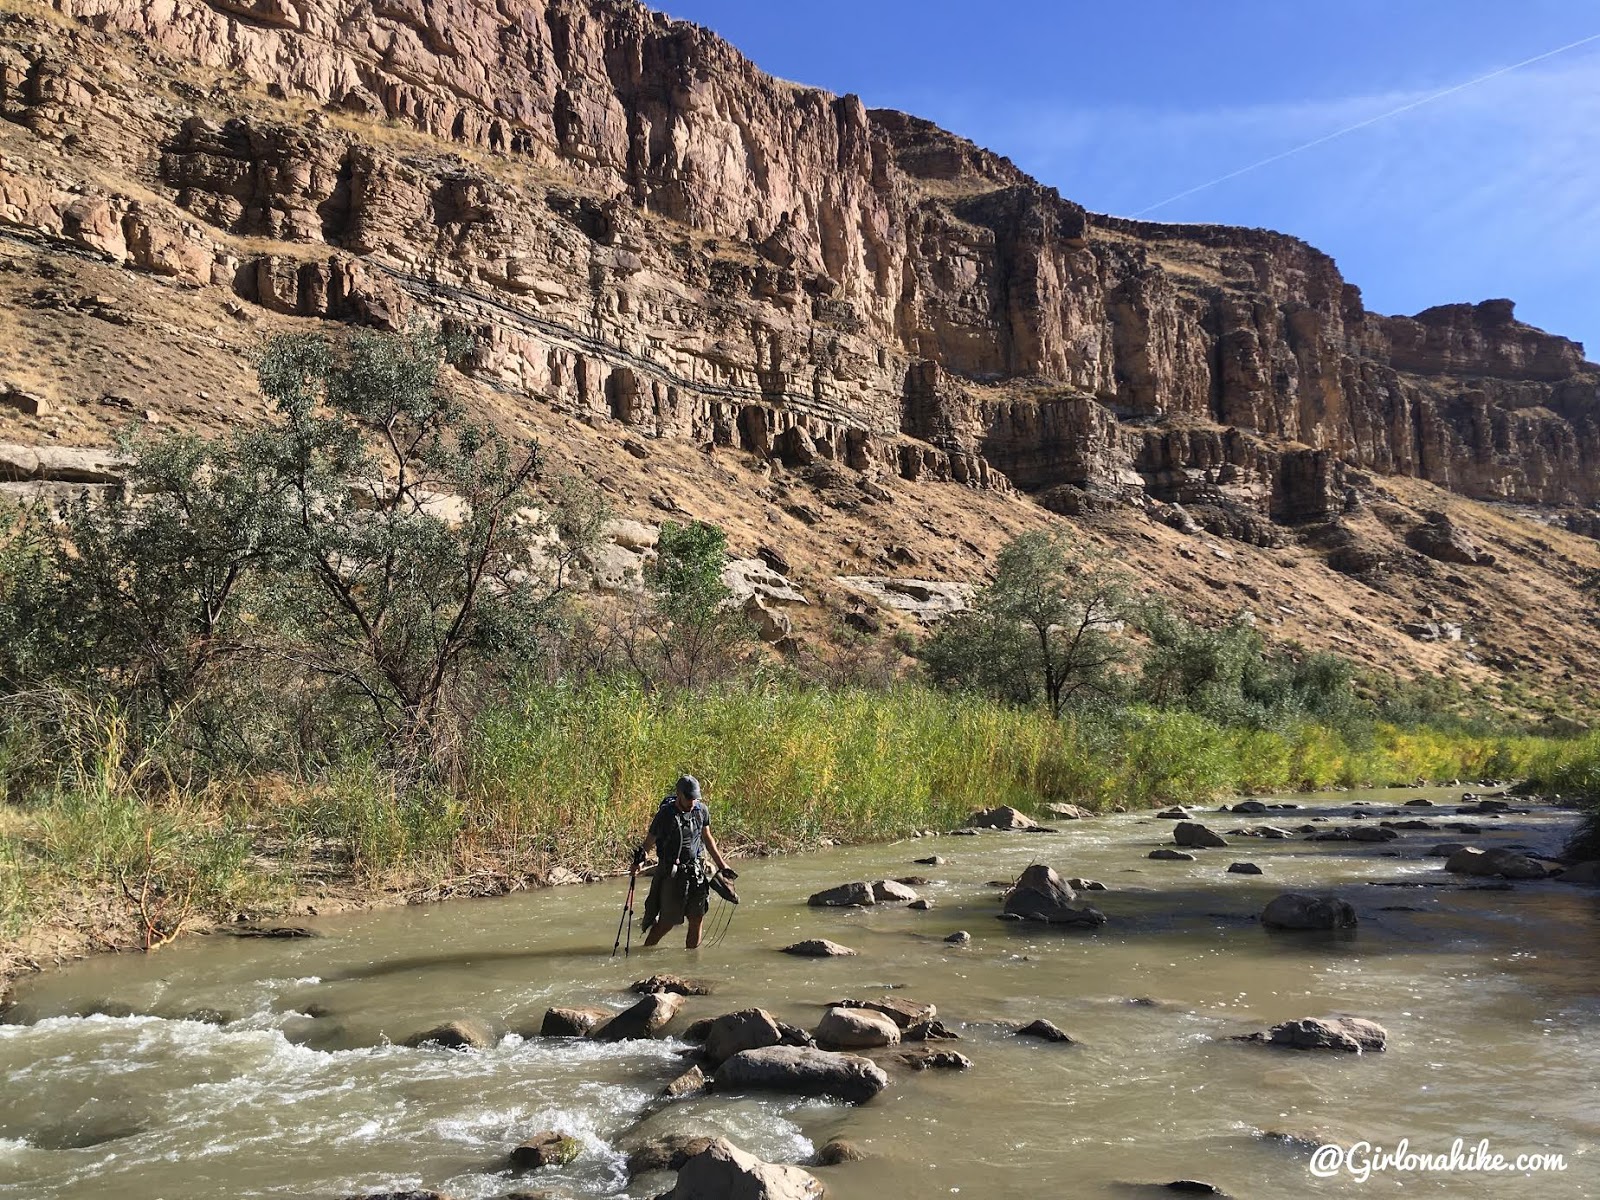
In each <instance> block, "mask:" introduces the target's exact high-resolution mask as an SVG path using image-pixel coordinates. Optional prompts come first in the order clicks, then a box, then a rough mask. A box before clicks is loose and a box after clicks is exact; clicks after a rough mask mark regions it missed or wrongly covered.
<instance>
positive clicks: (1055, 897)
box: [1004, 863, 1106, 929]
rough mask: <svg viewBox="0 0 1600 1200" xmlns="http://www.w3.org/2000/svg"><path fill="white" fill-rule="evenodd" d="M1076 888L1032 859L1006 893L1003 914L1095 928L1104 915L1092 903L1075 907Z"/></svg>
mask: <svg viewBox="0 0 1600 1200" xmlns="http://www.w3.org/2000/svg"><path fill="white" fill-rule="evenodd" d="M1077 898H1078V895H1077V893H1076V892H1074V891H1073V890H1072V889H1071V888H1069V887H1068V886H1067V885H1066V882H1065V881H1064V880H1063V879H1062V878H1061V876H1059V875H1057V874H1056V873H1055V871H1054V870H1052V869H1051V868H1050V867H1047V866H1045V865H1044V864H1043V863H1034V864H1033V866H1031V867H1029V868H1028V869H1027V870H1026V871H1024V872H1023V873H1022V874H1021V875H1019V876H1017V881H1016V883H1014V884H1012V886H1011V890H1010V891H1009V892H1007V893H1006V903H1005V910H1004V911H1005V915H1007V916H1010V917H1013V918H1015V917H1021V918H1022V919H1023V920H1025V921H1043V922H1045V923H1046V924H1049V925H1075V926H1079V927H1081V928H1086V929H1098V928H1099V927H1100V926H1102V925H1104V924H1105V923H1106V916H1105V914H1104V913H1103V912H1101V911H1100V910H1099V909H1098V908H1095V907H1093V906H1092V905H1088V904H1085V905H1082V906H1080V907H1075V906H1074V905H1073V903H1072V902H1073V901H1074V900H1076V899H1077Z"/></svg>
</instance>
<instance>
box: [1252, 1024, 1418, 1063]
mask: <svg viewBox="0 0 1600 1200" xmlns="http://www.w3.org/2000/svg"><path fill="white" fill-rule="evenodd" d="M1255 1038H1256V1040H1262V1038H1261V1035H1260V1034H1256V1035H1255ZM1264 1040H1265V1041H1266V1042H1267V1043H1268V1044H1269V1045H1273V1046H1284V1047H1287V1048H1288V1049H1290V1050H1343V1051H1347V1052H1349V1053H1352V1054H1361V1053H1363V1052H1369V1053H1370V1052H1377V1051H1381V1050H1383V1048H1384V1047H1385V1046H1386V1045H1387V1044H1388V1041H1389V1031H1388V1030H1386V1029H1385V1028H1384V1027H1383V1026H1382V1025H1379V1024H1378V1023H1377V1022H1376V1021H1368V1020H1365V1019H1364V1018H1361V1017H1327V1018H1321V1017H1302V1018H1300V1020H1298V1021H1285V1022H1283V1024H1281V1025H1274V1026H1273V1027H1272V1028H1271V1030H1269V1031H1268V1033H1267V1035H1266V1038H1265V1039H1264Z"/></svg>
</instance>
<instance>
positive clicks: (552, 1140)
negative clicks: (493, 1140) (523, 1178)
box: [511, 1132, 583, 1171]
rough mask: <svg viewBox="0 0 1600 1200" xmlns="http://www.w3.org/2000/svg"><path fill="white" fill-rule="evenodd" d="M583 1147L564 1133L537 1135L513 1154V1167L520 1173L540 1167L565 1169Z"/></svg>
mask: <svg viewBox="0 0 1600 1200" xmlns="http://www.w3.org/2000/svg"><path fill="white" fill-rule="evenodd" d="M582 1149H583V1146H582V1145H581V1144H580V1143H579V1141H578V1139H577V1138H575V1137H569V1136H568V1135H567V1134H564V1133H554V1132H547V1133H536V1134H534V1135H533V1136H532V1137H531V1138H529V1139H528V1140H527V1141H525V1142H523V1143H522V1145H520V1146H518V1147H517V1148H516V1149H515V1150H513V1151H512V1152H511V1166H512V1168H513V1169H514V1170H518V1171H536V1170H538V1169H539V1168H540V1167H564V1166H566V1165H567V1164H568V1163H569V1162H571V1161H572V1160H573V1159H575V1158H577V1157H578V1154H579V1153H580V1152H581V1151H582Z"/></svg>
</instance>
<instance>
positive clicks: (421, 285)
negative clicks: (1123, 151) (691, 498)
mask: <svg viewBox="0 0 1600 1200" xmlns="http://www.w3.org/2000/svg"><path fill="white" fill-rule="evenodd" d="M40 7H41V9H42V6H40ZM27 11H28V10H27V9H26V8H24V9H23V12H27ZM55 11H56V12H57V13H59V14H60V15H61V16H64V17H66V18H70V23H66V24H58V25H57V26H56V27H55V28H53V29H52V30H51V33H52V35H53V36H51V37H49V38H47V39H37V40H35V39H36V37H37V33H38V32H39V31H40V30H42V29H43V28H44V26H42V25H39V24H36V23H33V22H30V21H28V20H27V19H26V18H17V17H12V18H10V19H9V21H8V25H7V33H8V37H7V42H8V44H7V47H6V51H5V64H4V74H3V75H0V80H3V85H4V101H3V104H4V107H3V111H4V115H5V117H6V119H7V120H8V121H10V122H13V123H15V124H17V125H20V126H22V127H24V128H26V129H28V130H29V131H31V132H32V133H33V134H34V135H35V138H36V140H35V141H33V142H32V143H27V142H24V143H22V144H20V145H19V146H18V148H17V150H16V151H15V153H16V156H17V157H16V158H14V159H13V158H10V157H9V152H8V161H7V164H6V167H7V174H8V176H9V180H8V183H7V185H6V189H5V191H6V195H5V197H4V201H3V203H4V209H3V214H4V215H3V217H0V219H4V220H5V221H6V222H7V223H9V224H12V225H16V226H21V227H22V228H25V229H32V230H36V231H39V232H42V233H45V234H47V235H50V236H55V237H62V238H65V239H67V240H69V241H74V242H77V243H78V244H80V245H83V246H85V247H89V248H92V249H94V250H97V251H100V252H103V253H106V254H110V255H112V256H114V257H121V258H126V259H129V260H131V261H133V262H134V263H136V264H137V265H140V266H142V267H144V268H145V269H148V270H153V271H158V272H165V273H169V274H174V275H178V276H181V277H185V278H192V279H194V280H195V281H197V282H202V283H211V284H216V285H218V286H221V287H227V288H231V289H233V290H234V291H235V292H237V293H238V294H239V295H240V296H242V297H244V298H246V299H248V300H251V301H253V302H256V303H259V304H262V305H265V306H267V307H270V308H274V309H276V310H279V311H283V312H291V313H298V314H302V315H330V316H334V317H338V318H341V319H355V320H368V321H379V322H385V321H393V320H395V319H397V316H398V314H399V313H400V312H401V311H402V310H404V309H405V308H407V307H409V306H410V305H413V304H417V305H422V306H425V307H429V308H433V309H436V310H439V311H442V312H444V313H446V314H449V315H451V316H453V317H454V318H455V319H457V320H459V321H460V322H462V323H464V324H467V325H470V326H472V327H474V328H475V329H476V330H477V331H478V332H479V333H480V335H481V337H482V340H483V343H484V350H483V353H482V354H481V355H480V358H479V361H478V370H479V371H480V372H482V373H483V374H484V375H485V376H486V377H489V378H492V379H494V380H495V381H497V382H499V383H500V384H502V385H504V386H508V387H513V388H516V389H518V390H521V391H525V392H527V393H529V394H530V395H533V396H536V397H539V398H540V399H541V400H547V401H550V402H554V403H556V404H558V405H567V406H572V407H574V408H578V409H584V408H593V409H598V410H602V411H605V412H607V413H609V414H610V415H613V416H616V417H618V418H620V419H622V420H624V421H627V422H628V423H630V424H636V425H639V426H641V427H643V428H645V429H647V430H649V431H650V432H656V433H662V434H678V435H683V436H687V437H691V438H694V439H697V440H711V441H722V442H727V443H737V444H739V445H742V446H744V447H746V448H748V449H752V450H755V451H758V452H761V453H776V454H780V455H789V456H791V457H800V458H804V457H808V456H810V455H813V454H820V455H822V456H823V457H831V458H838V459H839V460H841V461H844V462H846V463H848V464H850V465H852V466H856V467H860V468H865V467H867V466H869V465H875V464H882V465H883V466H885V467H887V468H889V469H891V470H893V471H896V472H899V473H902V474H906V475H910V476H915V475H918V474H921V473H922V472H925V471H931V472H932V473H934V474H935V475H938V476H940V477H946V476H948V477H952V478H954V479H956V480H958V481H963V482H973V483H977V484H981V485H989V486H994V485H1000V484H1003V483H1004V481H1005V480H1008V479H1009V480H1011V481H1013V482H1016V483H1018V484H1021V485H1022V486H1024V487H1027V488H1030V489H1042V488H1049V487H1060V486H1061V485H1067V486H1069V487H1070V488H1075V489H1079V490H1081V491H1084V492H1087V493H1089V494H1091V496H1101V497H1104V498H1107V499H1110V498H1116V497H1121V498H1124V499H1126V498H1129V497H1130V496H1131V495H1132V493H1136V492H1137V491H1139V490H1141V489H1147V490H1148V491H1149V492H1150V494H1151V495H1153V496H1155V497H1156V498H1158V499H1163V500H1183V501H1188V502H1191V503H1196V502H1199V503H1221V504H1226V505H1230V506H1243V507H1245V508H1247V509H1249V510H1251V511H1253V512H1259V513H1260V514H1262V515H1269V516H1272V517H1276V518H1279V519H1284V520H1306V519H1313V518H1317V517H1327V516H1331V515H1333V514H1334V513H1336V512H1338V511H1339V510H1340V509H1341V507H1342V506H1343V503H1344V497H1343V494H1342V491H1341V489H1340V487H1339V486H1338V476H1339V467H1340V464H1349V465H1350V466H1354V467H1357V468H1362V469H1368V470H1373V471H1378V472H1383V473H1401V474H1409V475H1415V476H1418V477H1421V478H1424V479H1428V480H1432V481H1434V482H1436V483H1439V484H1441V485H1443V486H1445V487H1447V488H1450V489H1453V490H1455V491H1458V492H1461V493H1463V494H1466V495H1471V496H1479V497H1486V498H1500V499H1514V500H1521V501H1530V502H1537V503H1543V504H1571V503H1592V502H1594V501H1596V500H1600V472H1597V471H1596V469H1595V468H1596V465H1597V464H1600V417H1597V414H1600V402H1597V399H1596V386H1597V380H1600V368H1596V367H1595V366H1593V365H1592V364H1589V363H1586V362H1585V361H1584V359H1583V355H1582V352H1581V348H1580V347H1579V346H1577V345H1576V344H1574V343H1572V342H1569V341H1566V340H1564V339H1562V338H1559V337H1555V336H1551V335H1547V334H1544V333H1542V332H1540V331H1538V330H1535V329H1532V328H1530V327H1528V326H1525V325H1522V324H1520V323H1518V322H1517V321H1516V320H1515V318H1514V316H1513V314H1512V309H1511V305H1510V303H1509V302H1508V301H1488V302H1486V303H1484V304H1481V305H1478V306H1476V307H1470V306H1464V305H1461V306H1448V307H1444V308H1436V309H1430V310H1428V311H1427V312H1424V313H1420V314H1418V315H1417V316H1415V317H1412V318H1386V317H1381V316H1377V315H1375V314H1372V313H1368V312H1366V311H1364V310H1363V308H1362V306H1361V301H1360V295H1359V293H1358V292H1357V291H1356V289H1355V288H1354V287H1352V286H1351V285H1349V284H1347V283H1346V282H1345V281H1344V280H1343V279H1342V278H1341V277H1340V275H1339V273H1338V270H1337V269H1336V267H1335V266H1334V264H1333V262H1332V261H1331V260H1330V259H1329V258H1327V257H1326V256H1325V255H1322V254H1320V253H1318V252H1317V251H1315V250H1313V249H1312V248H1311V247H1309V246H1306V245H1305V244H1303V243H1301V242H1299V241H1297V240H1295V239H1293V238H1289V237H1284V236H1281V235H1277V234H1272V233H1268V232H1264V231H1256V230H1243V229H1231V228H1221V227H1188V226H1168V225H1156V224H1148V223H1140V222H1133V221H1125V220H1119V219H1115V218H1106V217H1094V216H1090V215H1089V214H1087V213H1085V212H1084V210H1083V209H1082V208H1081V207H1079V206H1078V205H1075V204H1073V203H1071V202H1070V201H1067V200H1064V199H1062V198H1061V197H1060V196H1059V195H1058V194H1057V193H1056V192H1055V191H1053V190H1052V189H1050V188H1046V187H1043V186H1041V185H1039V184H1037V183H1035V182H1033V181H1032V180H1030V179H1028V178H1026V177H1025V176H1023V175H1022V174H1021V173H1020V172H1018V171H1017V170H1016V169H1015V168H1014V167H1013V166H1012V165H1011V164H1010V163H1009V162H1008V161H1007V160H1005V159H1003V158H1000V157H997V156H996V155H993V154H990V153H988V152H986V151H984V150H981V149H979V148H977V147H975V146H972V145H970V144H968V143H966V142H964V141H962V140H960V139H958V138H955V137H953V136H951V135H949V134H947V133H944V132H943V131H941V130H939V129H938V128H936V127H934V126H932V125H930V124H928V123H927V122H924V121H920V120H918V119H916V118H914V117H909V116H906V115H904V114H901V113H894V112H877V111H874V112H869V111H867V110H866V109H865V108H863V106H862V105H861V103H860V101H859V100H857V99H856V98H855V97H852V96H845V97H835V96H831V95H828V94H825V93H823V92H820V91H817V90H814V89H808V88H803V87H797V86H794V85H791V84H787V83H782V82H779V81H777V80H774V79H772V78H770V77H768V76H766V75H763V74H762V73H761V72H760V71H758V70H757V69H756V68H755V67H753V66H752V65H751V64H750V63H749V62H748V61H746V60H745V59H744V58H743V57H741V56H740V55H739V54H738V53H737V52H736V51H735V50H733V49H732V48H731V47H729V46H728V45H727V44H726V43H724V42H722V41H720V40H719V39H718V38H716V37H715V36H713V35H712V34H710V33H709V32H707V31H705V30H703V29H700V28H698V27H695V26H692V25H689V24H686V23H684V22H679V21H673V20H670V19H668V18H666V17H663V16H661V15H659V14H654V13H651V12H649V11H648V10H646V9H645V8H643V7H642V6H640V5H637V4H633V3H629V2H626V0H548V2H545V3H540V2H537V0H499V2H498V3H496V4H490V3H488V2H487V0H449V2H440V3H434V2H431V0H376V2H369V0H211V2H210V3H204V2H201V0H174V2H173V3H170V4H161V5H150V4H144V3H139V2H138V0H56V3H55ZM130 64H132V66H131V69H130ZM158 79H159V80H161V81H162V82H163V83H164V85H165V86H164V87H163V88H162V89H161V92H153V91H152V90H151V89H150V88H149V87H146V86H141V85H142V84H151V83H154V82H155V81H156V80H158ZM253 93H256V94H258V95H259V97H260V98H261V99H263V100H266V101H269V102H268V103H261V102H258V100H257V99H256V96H255V95H253ZM274 98H276V100H277V101H278V103H276V104H274V103H271V102H270V101H271V100H273V99H274ZM185 101H190V103H185ZM230 113H231V114H232V115H231V116H228V115H225V114H230ZM335 118H336V119H335ZM380 122H381V124H380ZM397 127H403V128H406V129H414V130H416V131H417V132H419V133H422V134H426V135H429V139H430V142H429V143H428V144H431V145H433V146H434V147H435V148H436V149H435V152H434V153H431V154H429V153H416V152H411V153H408V152H407V148H408V143H406V142H404V141H399V142H398V144H397V142H396V139H394V138H392V137H384V136H383V135H384V134H388V133H393V132H394V131H395V129H396V128H397ZM415 144H417V143H411V145H415ZM452 146H453V147H456V148H457V149H458V153H456V154H450V153H447V150H448V148H449V147H452ZM55 147H59V148H61V149H64V150H70V151H71V152H72V154H73V156H74V157H75V158H85V157H86V158H89V159H91V160H98V162H99V163H101V164H104V165H106V166H110V167H111V168H113V169H114V170H115V171H116V172H117V173H119V174H120V175H122V176H123V177H124V178H129V179H133V180H137V181H139V182H141V183H147V184H148V185H149V186H151V187H152V188H153V189H154V191H155V192H156V194H157V195H158V196H159V197H160V198H161V199H163V200H167V201H170V202H171V203H172V204H173V205H175V206H176V208H177V209H178V210H182V211H184V212H187V213H188V214H190V217H191V221H184V220H183V219H181V218H179V219H177V220H173V219H172V218H171V217H170V216H167V215H166V214H165V213H160V212H153V211H150V210H151V209H152V207H153V206H152V204H151V203H150V202H149V201H147V200H146V199H145V198H144V197H143V196H142V195H140V194H139V193H138V192H133V191H131V190H130V191H119V190H118V189H117V188H116V186H115V183H114V182H112V186H110V187H105V188H102V186H101V180H104V179H105V176H104V175H101V177H100V179H94V178H72V177H71V175H70V174H68V175H66V176H62V175H61V174H59V167H58V166H57V164H56V163H55V162H53V161H52V157H53V156H51V155H50V153H49V151H50V149H52V148H55ZM108 182H111V181H108ZM224 235H232V237H231V238H230V237H227V236H224ZM239 239H258V240H270V241H273V242H278V243H285V244H286V245H285V247H284V251H283V252H280V253H254V254H252V253H249V252H248V251H247V250H246V249H245V244H244V243H243V242H241V241H240V240H239ZM791 431H797V432H791ZM1323 451H1326V452H1329V453H1330V454H1331V460H1329V459H1327V457H1326V456H1323V455H1321V454H1320V452H1323ZM996 466H999V467H1000V468H1001V469H1000V470H995V469H994V468H995V467H996ZM1130 489H1131V491H1130ZM1067 502H1068V503H1073V501H1072V500H1071V499H1068V500H1067Z"/></svg>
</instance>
